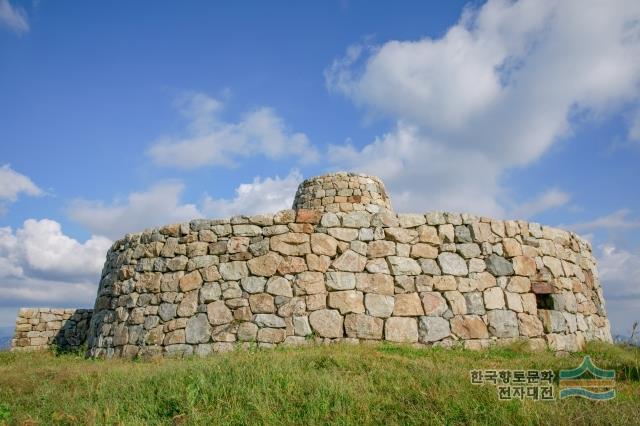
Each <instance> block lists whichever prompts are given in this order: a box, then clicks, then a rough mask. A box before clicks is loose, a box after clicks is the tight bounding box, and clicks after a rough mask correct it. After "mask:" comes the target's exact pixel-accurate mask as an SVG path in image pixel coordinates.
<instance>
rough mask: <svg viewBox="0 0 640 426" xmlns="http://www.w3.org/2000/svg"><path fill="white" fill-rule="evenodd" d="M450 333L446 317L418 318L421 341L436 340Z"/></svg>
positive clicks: (429, 341)
mask: <svg viewBox="0 0 640 426" xmlns="http://www.w3.org/2000/svg"><path fill="white" fill-rule="evenodd" d="M387 321H388V320H387ZM450 335H451V328H450V327H449V321H447V320H446V319H444V318H440V317H421V318H420V341H421V342H422V343H431V342H437V341H438V340H442V339H444V338H445V337H448V336H450Z"/></svg>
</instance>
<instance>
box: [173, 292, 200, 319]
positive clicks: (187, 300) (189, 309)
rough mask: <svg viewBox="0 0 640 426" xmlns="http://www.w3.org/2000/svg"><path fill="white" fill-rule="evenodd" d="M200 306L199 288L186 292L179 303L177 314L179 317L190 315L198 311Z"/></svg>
mask: <svg viewBox="0 0 640 426" xmlns="http://www.w3.org/2000/svg"><path fill="white" fill-rule="evenodd" d="M197 308H198V290H193V291H190V292H188V293H185V295H184V297H183V298H182V301H181V302H180V304H179V305H178V310H177V314H178V316H179V317H190V316H191V315H193V314H195V313H196V309H197Z"/></svg>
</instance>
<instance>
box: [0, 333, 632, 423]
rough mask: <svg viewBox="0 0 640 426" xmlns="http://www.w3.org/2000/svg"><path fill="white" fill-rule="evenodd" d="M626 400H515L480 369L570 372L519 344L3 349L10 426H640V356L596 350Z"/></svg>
mask: <svg viewBox="0 0 640 426" xmlns="http://www.w3.org/2000/svg"><path fill="white" fill-rule="evenodd" d="M586 352H587V353H589V354H591V356H592V359H593V360H594V362H595V363H596V365H598V366H599V367H602V368H607V369H615V370H616V377H617V387H616V389H617V392H618V395H617V397H616V398H615V399H614V400H612V401H608V402H593V401H588V400H584V399H580V398H571V399H565V400H562V401H560V400H557V401H553V402H533V401H508V402H502V401H499V400H498V398H497V393H496V389H495V387H493V386H489V385H485V386H474V385H472V384H470V381H469V370H471V369H553V370H554V371H555V373H556V374H557V373H558V370H559V369H563V368H564V369H569V368H574V367H576V366H578V365H579V364H580V362H581V360H582V356H583V355H584V354H583V353H581V354H573V355H570V356H568V357H565V358H557V357H555V356H554V355H553V354H552V353H550V352H544V353H528V352H526V351H524V350H523V349H522V348H520V347H518V346H511V347H506V348H494V349H491V350H488V351H484V352H471V351H465V350H462V349H453V350H445V349H438V348H428V349H425V348H413V347H407V346H393V345H388V344H381V345H358V346H351V345H332V346H313V347H305V348H287V349H277V350H262V351H250V352H247V351H238V352H233V353H227V354H219V355H216V356H213V357H210V358H207V359H197V358H191V359H186V360H158V361H148V362H147V361H136V362H131V361H125V360H110V361H104V360H98V361H95V360H86V359H83V358H82V357H81V356H77V355H76V356H74V355H60V356H56V355H54V354H51V353H31V354H29V353H0V424H3V423H6V424H43V425H44V424H126V425H129V424H133V425H138V424H139V425H147V424H328V423H331V424H343V425H346V424H465V425H466V424H558V425H563V424H567V425H569V424H571V425H580V424H627V425H630V424H639V422H640V381H639V375H640V356H639V355H640V351H639V350H638V349H637V348H636V349H632V348H623V347H620V346H613V345H593V344H592V345H590V346H589V347H588V348H587V350H586Z"/></svg>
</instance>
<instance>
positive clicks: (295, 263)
mask: <svg viewBox="0 0 640 426" xmlns="http://www.w3.org/2000/svg"><path fill="white" fill-rule="evenodd" d="M307 256H308V255H307ZM307 269H308V268H307V263H306V262H305V260H304V258H302V257H296V256H285V257H284V258H283V259H282V262H280V264H279V265H278V273H279V274H281V275H287V274H297V273H298V272H303V271H306V270H307Z"/></svg>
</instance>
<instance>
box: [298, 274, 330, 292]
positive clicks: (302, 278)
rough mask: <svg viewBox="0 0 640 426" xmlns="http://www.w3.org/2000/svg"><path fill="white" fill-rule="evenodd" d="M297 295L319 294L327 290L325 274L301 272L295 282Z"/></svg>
mask: <svg viewBox="0 0 640 426" xmlns="http://www.w3.org/2000/svg"><path fill="white" fill-rule="evenodd" d="M293 288H294V294H295V295H298V296H299V295H306V294H318V293H324V292H326V289H325V286H324V274H323V273H321V272H311V271H307V272H301V273H299V274H298V275H296V278H295V280H294V282H293Z"/></svg>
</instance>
